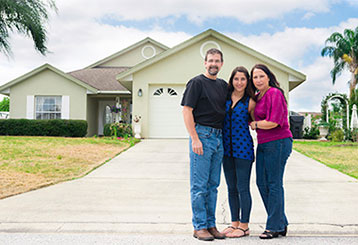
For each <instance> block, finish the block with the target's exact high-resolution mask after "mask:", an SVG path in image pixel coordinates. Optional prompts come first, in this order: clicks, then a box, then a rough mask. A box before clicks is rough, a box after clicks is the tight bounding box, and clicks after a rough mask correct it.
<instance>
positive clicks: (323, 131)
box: [318, 122, 329, 140]
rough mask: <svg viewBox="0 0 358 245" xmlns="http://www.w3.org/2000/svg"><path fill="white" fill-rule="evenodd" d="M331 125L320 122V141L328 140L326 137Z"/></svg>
mask: <svg viewBox="0 0 358 245" xmlns="http://www.w3.org/2000/svg"><path fill="white" fill-rule="evenodd" d="M328 128H329V123H327V122H320V123H319V125H318V129H319V136H320V137H321V138H320V140H326V136H327V135H328Z"/></svg>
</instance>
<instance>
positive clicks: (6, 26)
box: [0, 0, 57, 55]
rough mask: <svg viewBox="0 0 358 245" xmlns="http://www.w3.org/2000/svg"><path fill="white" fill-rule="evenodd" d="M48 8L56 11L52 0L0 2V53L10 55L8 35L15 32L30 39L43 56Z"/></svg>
mask: <svg viewBox="0 0 358 245" xmlns="http://www.w3.org/2000/svg"><path fill="white" fill-rule="evenodd" d="M49 8H51V9H53V10H55V11H57V8H56V5H55V3H54V0H0V52H3V53H5V54H6V55H10V54H11V48H10V43H9V35H10V33H11V32H14V31H17V32H18V33H20V34H23V35H25V36H28V37H31V38H32V40H33V41H34V44H35V49H36V50H37V51H39V52H40V53H41V54H42V55H45V54H46V52H47V47H46V29H45V26H44V24H45V22H47V21H48V18H49V16H48V11H47V10H48V9H49Z"/></svg>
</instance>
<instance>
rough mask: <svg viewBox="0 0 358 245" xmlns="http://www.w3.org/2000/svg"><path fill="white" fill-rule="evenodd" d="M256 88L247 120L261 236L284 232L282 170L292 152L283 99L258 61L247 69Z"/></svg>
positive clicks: (285, 231)
mask: <svg viewBox="0 0 358 245" xmlns="http://www.w3.org/2000/svg"><path fill="white" fill-rule="evenodd" d="M250 82H251V83H252V85H253V87H254V88H255V89H256V90H257V91H258V93H257V95H256V96H257V102H256V107H255V111H254V115H255V121H253V122H251V123H250V126H251V128H252V129H254V130H256V132H257V141H258V146H257V151H256V183H257V187H258V188H259V191H260V195H261V198H262V201H263V203H264V205H265V209H266V212H267V221H266V229H265V231H264V232H263V233H262V234H261V235H260V238H261V239H271V238H276V237H278V236H279V235H281V236H286V233H287V225H288V221H287V218H286V215H285V206H284V189H283V174H284V170H285V165H286V162H287V159H288V157H289V155H290V154H291V152H292V134H291V131H290V128H289V124H288V110H287V102H286V99H285V96H284V92H283V90H282V89H281V88H280V85H279V83H278V82H277V80H276V77H275V75H274V74H273V73H272V72H271V71H270V70H269V68H268V67H267V66H265V65H262V64H257V65H255V66H254V67H253V68H252V70H251V81H250Z"/></svg>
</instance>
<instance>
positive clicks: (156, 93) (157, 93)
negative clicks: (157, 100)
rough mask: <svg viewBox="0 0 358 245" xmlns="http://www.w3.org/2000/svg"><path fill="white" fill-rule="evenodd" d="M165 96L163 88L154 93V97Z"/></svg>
mask: <svg viewBox="0 0 358 245" xmlns="http://www.w3.org/2000/svg"><path fill="white" fill-rule="evenodd" d="M162 94H163V88H158V89H157V90H156V91H155V92H154V94H153V95H154V96H161V95H162Z"/></svg>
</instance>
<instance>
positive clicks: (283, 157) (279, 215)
mask: <svg viewBox="0 0 358 245" xmlns="http://www.w3.org/2000/svg"><path fill="white" fill-rule="evenodd" d="M291 152H292V138H285V139H280V140H274V141H270V142H267V143H263V144H258V146H257V153H256V183H257V187H258V188H259V191H260V194H261V198H262V201H263V203H264V205H265V209H266V212H267V221H266V230H269V231H274V232H278V231H283V230H284V229H285V227H286V226H287V225H288V221H287V218H286V214H285V198H284V190H283V174H284V171H285V165H286V162H287V159H288V157H289V156H290V154H291Z"/></svg>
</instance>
